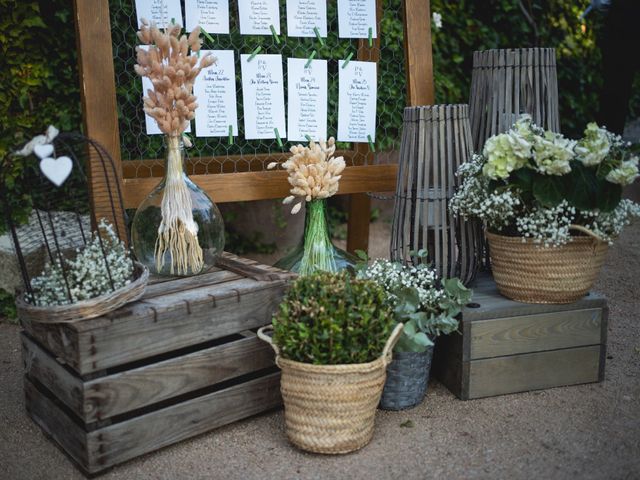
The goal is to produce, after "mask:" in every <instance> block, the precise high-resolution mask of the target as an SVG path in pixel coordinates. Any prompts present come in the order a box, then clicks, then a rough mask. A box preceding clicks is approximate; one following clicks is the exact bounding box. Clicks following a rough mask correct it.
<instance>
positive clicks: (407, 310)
mask: <svg viewBox="0 0 640 480" xmlns="http://www.w3.org/2000/svg"><path fill="white" fill-rule="evenodd" d="M423 253H424V252H418V255H417V256H418V257H420V256H423V255H422V254H423ZM358 277H359V278H367V279H370V280H373V281H374V282H376V283H377V284H379V285H380V286H382V287H383V288H384V290H385V292H386V294H387V296H388V298H389V301H390V302H391V303H392V304H393V306H394V314H395V317H396V320H397V321H398V322H400V323H403V324H404V327H403V330H402V335H401V336H400V339H399V340H398V343H397V344H396V346H395V349H394V358H393V361H392V362H391V364H390V365H389V366H388V367H387V380H386V383H385V386H384V390H383V393H382V397H381V399H380V408H383V409H385V410H404V409H407V408H412V407H415V406H416V405H418V404H420V403H421V402H422V400H423V399H424V396H425V393H426V391H427V384H428V382H429V373H430V370H431V359H432V357H433V347H434V342H435V340H436V338H437V337H438V336H440V335H448V334H450V333H452V332H454V331H456V330H457V329H458V319H457V318H456V317H457V316H458V314H459V313H460V311H461V310H462V307H464V305H466V304H467V303H468V302H469V300H470V299H471V291H470V290H468V289H467V288H465V287H464V285H462V283H461V282H460V280H459V279H457V278H451V279H444V280H440V279H438V277H437V275H436V272H435V270H433V269H432V268H430V267H429V266H428V265H427V264H425V263H420V264H418V265H415V266H414V265H404V264H402V263H400V262H392V261H389V260H382V259H378V260H375V261H374V262H373V263H372V264H371V265H370V266H361V267H360V268H359V272H358Z"/></svg>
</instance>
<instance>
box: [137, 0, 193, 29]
mask: <svg viewBox="0 0 640 480" xmlns="http://www.w3.org/2000/svg"><path fill="white" fill-rule="evenodd" d="M136 16H137V18H138V28H139V27H140V26H141V25H142V21H141V20H142V19H143V18H146V19H147V20H148V21H149V22H152V23H155V24H156V25H157V26H158V27H159V28H164V27H166V26H167V25H168V24H169V23H171V19H174V20H175V22H176V23H177V24H178V25H182V8H181V7H180V0H136Z"/></svg>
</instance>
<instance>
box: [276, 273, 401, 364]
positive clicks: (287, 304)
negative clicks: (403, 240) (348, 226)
mask: <svg viewBox="0 0 640 480" xmlns="http://www.w3.org/2000/svg"><path fill="white" fill-rule="evenodd" d="M395 324H396V321H395V319H394V315H393V310H392V308H391V305H390V303H389V302H388V299H387V296H386V294H385V292H384V290H383V289H382V287H380V286H379V285H377V284H376V283H375V282H372V281H370V280H357V279H354V278H352V277H351V275H350V274H349V273H348V272H341V273H337V274H332V273H327V272H320V273H315V274H312V275H307V276H304V277H300V278H298V279H297V280H296V281H295V282H293V285H292V286H291V289H290V290H289V291H288V292H287V294H286V295H285V297H284V299H283V301H282V303H281V304H280V307H279V310H278V311H277V313H276V314H275V315H274V317H273V329H274V335H273V341H274V343H275V344H276V345H277V346H278V348H279V349H280V351H281V354H282V356H283V357H284V358H287V359H289V360H295V361H297V362H303V363H312V364H316V365H338V364H353V363H366V362H370V361H373V360H375V359H376V358H378V357H380V355H382V351H383V349H384V345H385V343H386V342H387V340H388V339H389V336H390V335H391V332H392V330H393V327H394V326H395Z"/></svg>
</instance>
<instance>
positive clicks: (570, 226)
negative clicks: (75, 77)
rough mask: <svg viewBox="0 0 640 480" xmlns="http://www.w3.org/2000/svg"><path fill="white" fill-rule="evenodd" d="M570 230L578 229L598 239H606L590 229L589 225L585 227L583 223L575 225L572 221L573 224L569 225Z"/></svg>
mask: <svg viewBox="0 0 640 480" xmlns="http://www.w3.org/2000/svg"><path fill="white" fill-rule="evenodd" d="M569 230H578V231H579V232H582V233H584V234H585V235H587V236H589V237H592V238H595V239H596V240H599V241H601V242H604V240H603V239H602V238H600V235H598V234H597V233H595V232H594V231H593V230H589V229H588V228H587V227H583V226H582V225H575V224H573V223H572V224H571V225H569Z"/></svg>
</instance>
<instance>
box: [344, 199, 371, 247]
mask: <svg viewBox="0 0 640 480" xmlns="http://www.w3.org/2000/svg"><path fill="white" fill-rule="evenodd" d="M370 219H371V198H369V196H368V195H367V194H366V193H354V194H352V195H350V198H349V224H348V229H347V250H348V251H349V252H351V253H353V252H355V251H356V250H364V251H365V252H366V251H367V250H368V249H369V221H370Z"/></svg>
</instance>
